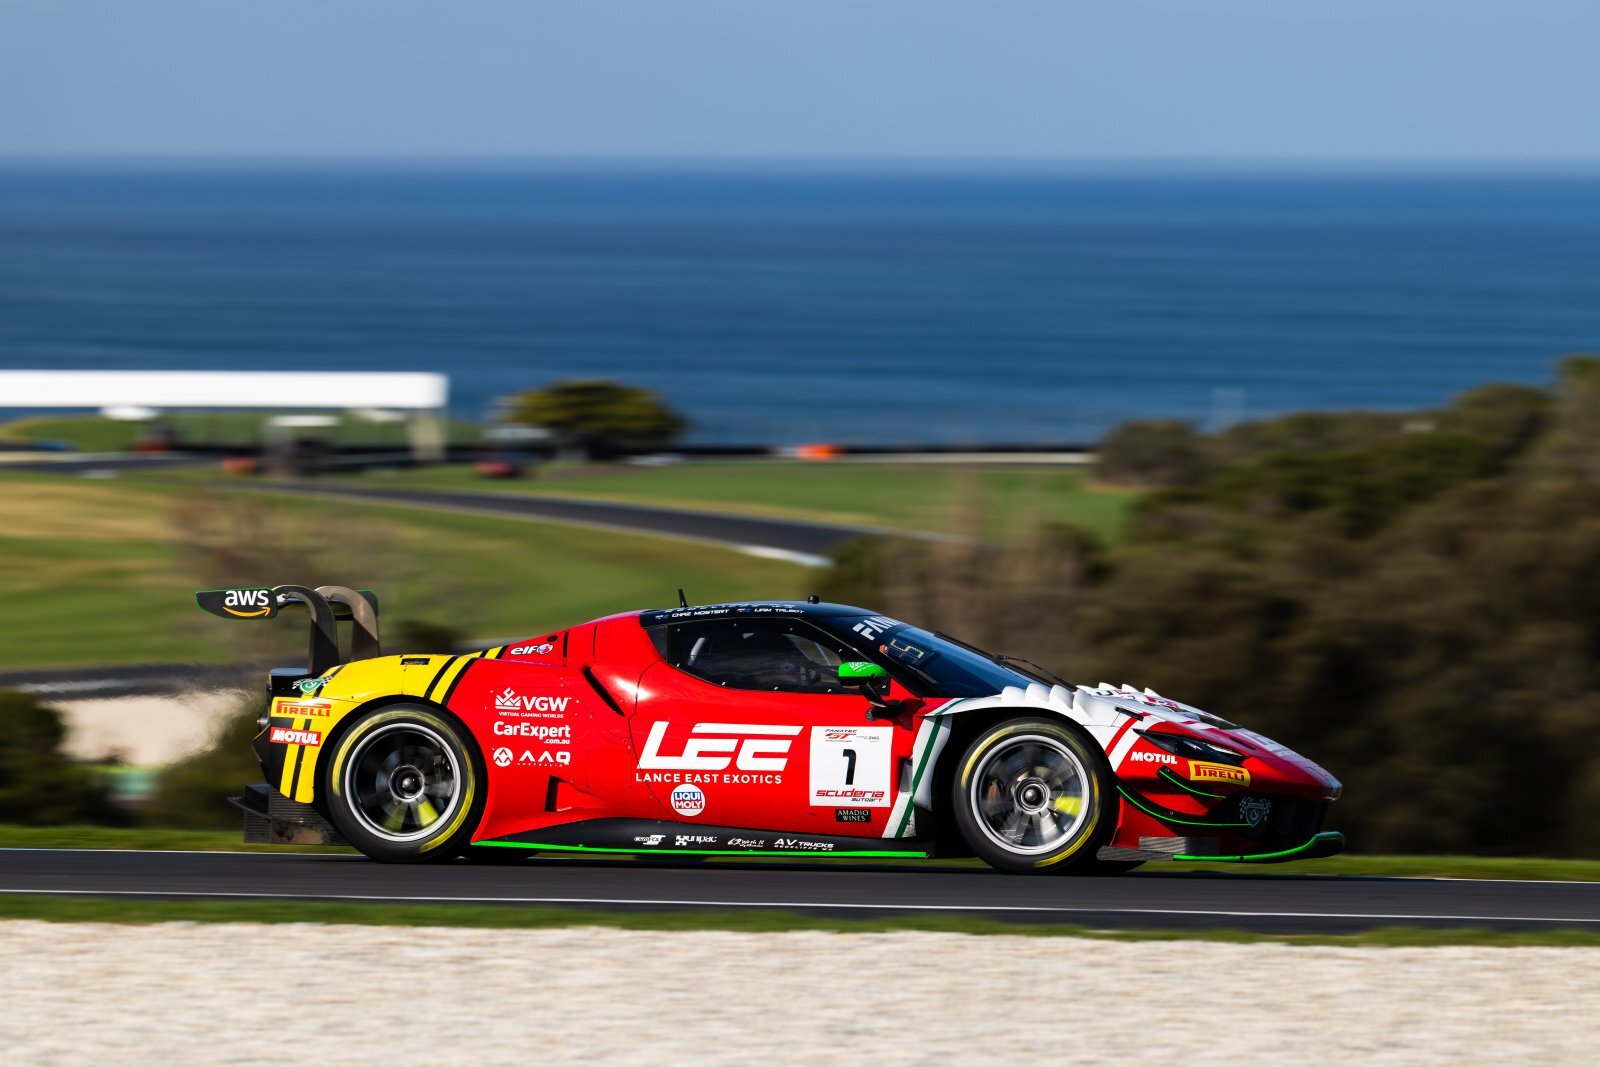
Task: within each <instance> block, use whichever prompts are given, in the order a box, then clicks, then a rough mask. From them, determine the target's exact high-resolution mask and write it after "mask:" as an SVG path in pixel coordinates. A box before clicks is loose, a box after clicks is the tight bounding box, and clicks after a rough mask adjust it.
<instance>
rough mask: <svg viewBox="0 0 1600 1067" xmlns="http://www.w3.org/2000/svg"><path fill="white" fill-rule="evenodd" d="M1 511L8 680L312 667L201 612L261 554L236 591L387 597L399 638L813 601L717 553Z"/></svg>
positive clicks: (760, 566)
mask: <svg viewBox="0 0 1600 1067" xmlns="http://www.w3.org/2000/svg"><path fill="white" fill-rule="evenodd" d="M0 509H4V513H5V515H6V523H5V524H4V526H3V527H0V669H5V668H12V669H20V668H26V667H38V666H51V665H67V664H78V663H96V664H100V663H119V662H141V661H157V662H158V661H169V660H170V661H179V662H226V661H230V660H233V659H235V658H237V657H238V654H239V651H240V648H239V644H238V642H239V641H241V640H248V641H256V642H259V641H261V640H263V639H265V640H266V641H268V642H269V645H270V647H271V648H272V650H273V651H274V653H275V654H280V655H281V654H288V655H290V656H291V658H297V657H298V656H299V655H300V654H302V653H301V652H300V651H299V649H300V648H301V646H302V645H303V642H304V639H305V638H304V633H303V631H302V629H301V628H300V627H297V626H293V625H285V626H277V627H261V628H248V630H247V628H246V627H244V626H243V625H241V624H229V623H226V622H222V621H221V620H217V619H212V618H210V617H208V616H205V615H203V614H202V613H201V612H200V611H199V610H198V609H197V608H196V607H195V606H194V599H193V591H194V590H195V589H201V588H209V587H213V586H215V585H217V584H219V581H218V578H217V575H216V574H215V573H208V572H207V568H206V566H204V565H202V561H203V560H205V559H211V561H212V563H211V567H212V568H213V570H214V568H215V566H216V565H217V561H218V560H221V559H224V558H225V556H226V555H227V553H228V552H229V551H232V547H231V546H233V545H235V544H237V547H238V548H239V549H241V550H243V549H245V548H246V547H247V546H253V547H250V548H249V550H248V551H240V552H239V558H240V559H242V560H247V561H251V562H250V563H249V564H248V565H245V564H241V565H240V567H239V568H238V569H232V568H230V569H229V573H228V576H227V577H226V578H225V579H222V580H223V581H227V582H234V583H238V584H243V585H250V584H271V583H277V582H285V581H294V580H307V579H310V580H313V581H314V582H321V581H330V580H338V581H343V582H346V583H348V584H351V585H355V586H362V587H367V588H373V589H377V590H378V591H379V593H380V595H381V596H382V597H383V604H384V615H385V618H386V620H387V622H388V624H389V626H388V632H389V633H390V634H393V633H394V632H395V631H394V629H393V625H394V623H395V622H397V621H399V620H404V619H413V620H422V621H428V622H431V623H437V624H446V625H451V626H454V627H456V628H457V629H458V630H459V631H460V632H462V633H463V634H467V635H471V636H482V637H518V636H525V635H528V634H532V633H539V632H544V631H547V630H549V629H553V628H555V627H558V626H563V625H568V624H571V623H575V622H580V621H583V620H585V619H588V618H593V617H595V616H597V615H603V614H607V613H610V612H614V611H624V610H628V609H632V608H641V607H649V606H652V605H666V604H669V603H671V602H672V600H673V590H674V589H675V588H676V587H678V586H680V585H681V586H685V587H687V588H690V589H693V590H694V592H695V595H696V597H698V598H701V599H703V600H705V601H706V602H711V601H714V600H720V599H730V600H734V599H751V598H758V599H759V598H772V597H793V596H797V595H801V594H803V593H804V592H805V590H804V589H803V584H804V580H803V575H804V574H805V573H806V572H805V571H804V570H803V569H802V568H799V567H796V566H794V565H792V564H788V563H783V562H779V561H774V560H763V559H756V558H753V557H750V556H745V555H742V554H740V553H737V552H732V551H724V550H721V549H716V548H709V547H706V546H703V545H697V544H691V543H685V542H680V541H672V540H665V539H660V538H650V537H640V536H633V535H629V534H623V533H613V532H608V531H597V530H588V529H580V528H576V527H569V526H558V525H548V524H540V523H530V522H523V521H518V520H513V519H501V518H493V517H487V516H477V515H461V514H454V513H433V512H428V511H424V510H420V509H416V508H406V507H384V506H377V505H364V504H349V503H344V502H340V501H326V500H314V499H300V498H289V497H274V498H264V497H262V496H260V494H250V493H234V492H230V491H226V490H223V491H216V490H209V491H199V490H196V489H194V488H192V487H190V486H188V485H185V484H183V483H181V482H177V481H171V480H160V479H156V478H137V477H123V478H117V479H112V480H86V479H82V478H64V477H60V476H55V475H37V474H23V473H18V472H0ZM196 542H207V543H209V544H210V545H211V549H210V550H209V552H208V551H206V550H202V549H199V548H197V547H196ZM252 568H253V569H252ZM307 570H310V571H311V572H312V573H311V574H306V573H304V572H305V571H307ZM246 571H248V573H246ZM288 571H293V572H294V573H288ZM269 634H270V635H271V636H268V635H269ZM256 651H257V652H260V651H261V650H260V649H259V648H257V649H256ZM419 651H421V650H419Z"/></svg>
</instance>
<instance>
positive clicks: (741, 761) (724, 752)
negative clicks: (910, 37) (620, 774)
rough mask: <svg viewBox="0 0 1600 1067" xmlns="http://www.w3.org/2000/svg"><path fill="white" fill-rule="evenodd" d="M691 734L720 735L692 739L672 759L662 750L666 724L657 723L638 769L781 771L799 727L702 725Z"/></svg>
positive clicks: (705, 723) (653, 726)
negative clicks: (736, 768)
mask: <svg viewBox="0 0 1600 1067" xmlns="http://www.w3.org/2000/svg"><path fill="white" fill-rule="evenodd" d="M690 732H691V733H695V734H715V735H721V736H713V737H691V738H689V740H688V741H686V742H684V746H683V751H682V752H680V753H678V754H677V755H675V756H669V755H665V754H663V753H662V751H661V746H662V742H663V741H665V740H666V736H667V724H666V723H665V722H657V723H654V724H652V725H651V727H650V735H649V736H648V737H647V738H645V742H644V751H643V752H641V753H640V754H639V769H640V770H645V771H723V770H727V769H728V765H729V764H733V765H734V766H736V767H738V768H739V769H740V770H741V771H781V770H783V768H784V767H785V766H786V765H787V764H788V762H789V746H790V745H792V744H793V743H794V735H795V734H798V733H799V732H800V727H798V726H750V725H745V724H743V723H731V724H730V723H719V722H702V723H697V724H696V725H695V727H694V728H693V730H691V731H690ZM736 753H737V755H735V754H736Z"/></svg>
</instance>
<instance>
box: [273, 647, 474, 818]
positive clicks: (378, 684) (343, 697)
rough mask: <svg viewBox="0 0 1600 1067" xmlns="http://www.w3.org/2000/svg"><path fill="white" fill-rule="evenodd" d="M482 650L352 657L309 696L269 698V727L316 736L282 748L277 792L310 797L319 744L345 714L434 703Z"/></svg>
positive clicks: (313, 790) (304, 800) (303, 799)
mask: <svg viewBox="0 0 1600 1067" xmlns="http://www.w3.org/2000/svg"><path fill="white" fill-rule="evenodd" d="M498 651H499V649H487V650H485V651H483V652H473V653H471V654H469V655H464V656H380V657H378V658H376V659H364V660H357V661H355V662H354V663H346V664H343V665H341V666H338V667H335V668H333V669H332V670H331V671H329V672H328V673H327V674H325V675H323V684H322V685H321V687H320V688H317V689H316V690H315V691H313V692H312V693H310V694H306V695H296V696H284V697H274V698H273V699H272V711H271V717H272V721H271V724H270V725H269V726H268V727H267V729H268V730H269V731H271V730H273V729H287V730H290V731H293V732H294V733H295V734H297V735H308V734H316V735H317V741H316V743H314V744H289V745H286V746H285V752H284V757H283V769H282V771H281V772H280V774H279V776H278V781H277V783H276V785H277V788H278V792H280V793H282V794H283V795H284V796H286V797H289V798H290V799H291V800H297V801H299V802H300V803H302V804H309V803H311V801H312V799H313V798H314V797H315V795H316V781H317V760H318V757H319V756H320V754H321V752H322V749H323V742H324V741H326V739H327V738H328V737H330V736H331V735H332V734H333V732H334V729H335V728H336V727H337V726H338V725H339V723H340V722H341V721H343V720H344V719H345V718H346V717H348V716H349V715H350V713H351V712H353V711H356V710H358V709H360V708H363V707H365V706H367V705H368V704H371V703H372V702H373V701H375V700H384V699H388V698H393V697H413V698H416V699H418V700H428V701H437V700H439V699H441V698H442V696H443V694H445V693H447V692H449V691H450V687H451V685H452V684H453V683H454V682H455V680H456V678H457V677H458V676H459V675H460V674H461V672H462V671H464V670H466V669H467V666H468V665H469V664H470V663H471V662H472V661H473V660H475V659H480V658H482V657H483V656H487V655H492V654H494V653H496V652H498Z"/></svg>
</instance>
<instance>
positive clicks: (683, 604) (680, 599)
mask: <svg viewBox="0 0 1600 1067" xmlns="http://www.w3.org/2000/svg"><path fill="white" fill-rule="evenodd" d="M688 606H689V602H688V601H687V600H685V599H684V598H683V587H682V586H680V587H679V588H678V607H680V608H686V607H688Z"/></svg>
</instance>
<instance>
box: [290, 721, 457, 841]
mask: <svg viewBox="0 0 1600 1067" xmlns="http://www.w3.org/2000/svg"><path fill="white" fill-rule="evenodd" d="M328 756H329V757H330V758H328V759H326V760H325V761H324V762H323V767H322V776H323V781H322V790H323V793H322V795H323V796H325V797H327V798H328V813H329V816H330V817H331V818H332V820H333V824H334V826H336V827H338V829H339V832H340V833H341V834H343V835H344V836H345V838H346V840H348V841H349V842H350V843H351V844H353V845H355V846H356V848H358V849H360V850H361V851H362V852H364V853H366V854H367V855H368V856H371V857H372V858H373V859H375V860H383V861H384V862H386V863H419V862H422V863H426V862H433V861H440V860H447V859H450V858H451V857H453V856H455V855H456V854H458V853H459V852H460V851H461V850H462V849H463V848H465V847H466V845H467V841H468V839H469V838H470V836H471V834H472V831H473V829H474V827H476V826H477V823H478V818H479V817H480V816H481V815H482V813H483V802H484V795H485V791H484V777H485V776H484V772H483V769H482V766H481V763H480V761H479V759H478V756H477V751H476V749H475V747H474V746H473V745H472V743H471V741H470V740H469V739H468V738H467V737H466V736H465V735H464V733H463V731H462V729H461V727H460V726H459V725H457V724H456V722H455V721H454V720H453V719H451V718H450V717H448V716H446V715H443V714H441V713H440V712H438V711H436V710H434V709H432V708H428V707H424V706H422V705H416V704H395V705H390V706H388V707H385V708H380V709H378V710H376V711H373V712H370V713H368V714H367V715H364V716H362V717H361V718H360V719H358V720H357V721H356V722H355V723H354V724H353V725H352V726H351V727H350V728H349V729H348V730H346V731H345V732H344V733H342V734H341V735H340V736H339V738H338V740H337V741H336V742H335V743H334V745H333V751H332V752H330V753H328Z"/></svg>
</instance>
